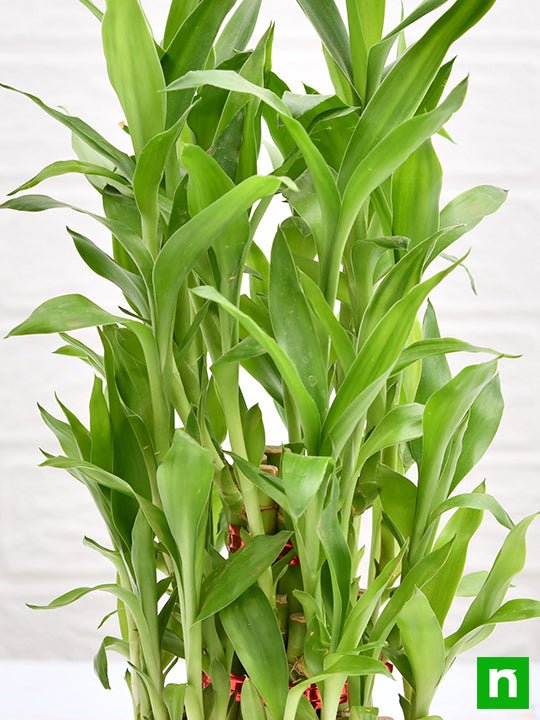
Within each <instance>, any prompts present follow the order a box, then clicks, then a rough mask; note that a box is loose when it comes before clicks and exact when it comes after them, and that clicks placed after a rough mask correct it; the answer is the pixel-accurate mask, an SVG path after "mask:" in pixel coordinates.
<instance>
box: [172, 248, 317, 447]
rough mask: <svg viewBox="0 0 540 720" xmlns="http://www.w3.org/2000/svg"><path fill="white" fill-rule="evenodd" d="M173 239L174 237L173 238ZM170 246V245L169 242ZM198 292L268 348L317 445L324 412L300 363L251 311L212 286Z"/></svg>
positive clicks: (310, 439) (311, 440)
mask: <svg viewBox="0 0 540 720" xmlns="http://www.w3.org/2000/svg"><path fill="white" fill-rule="evenodd" d="M169 242H170V241H169ZM166 247H167V246H166ZM192 292H193V293H194V294H195V295H199V296H200V297H203V298H206V299H207V300H212V301H213V302H216V303H218V304H220V305H221V306H222V307H224V308H225V309H226V310H227V312H229V313H230V314H231V315H232V316H233V317H235V318H236V319H237V320H239V322H240V324H241V325H243V327H244V328H245V329H246V331H247V332H249V334H250V335H251V336H252V337H253V338H254V339H255V340H256V341H257V342H258V343H259V344H260V345H261V346H262V347H263V348H264V349H265V350H266V352H267V353H268V354H269V355H270V357H271V358H272V360H273V361H274V363H275V364H276V367H277V368H278V370H279V372H280V373H281V375H282V376H283V380H284V382H285V383H286V384H287V386H288V388H289V390H290V392H291V395H292V397H293V398H294V400H295V403H296V405H297V407H298V410H299V414H300V417H301V420H302V424H303V426H304V430H305V433H306V438H307V444H308V448H309V449H311V448H316V447H317V445H318V440H319V432H320V416H319V411H318V410H317V406H316V405H315V402H314V401H313V399H312V397H311V395H310V394H309V393H308V392H307V390H306V389H305V387H304V384H303V383H302V380H301V379H300V376H299V374H298V371H297V370H296V367H295V366H294V365H293V363H292V362H291V360H290V358H289V357H288V355H287V354H286V353H285V352H284V351H283V350H282V348H281V347H280V346H279V345H278V344H277V342H276V341H275V340H274V339H273V338H271V337H270V336H269V335H267V334H266V333H265V332H264V330H261V328H260V327H259V326H258V325H257V323H256V322H255V321H254V320H252V319H251V318H250V317H249V316H248V315H246V314H245V313H243V312H242V311H241V310H239V309H238V308H237V307H236V306H235V305H233V304H232V303H230V302H229V301H228V300H227V299H226V298H224V297H223V296H222V295H220V294H219V293H218V292H217V290H215V289H214V288H212V287H200V288H196V289H194V290H193V291H192Z"/></svg>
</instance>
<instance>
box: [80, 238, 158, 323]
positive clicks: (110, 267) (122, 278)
mask: <svg viewBox="0 0 540 720" xmlns="http://www.w3.org/2000/svg"><path fill="white" fill-rule="evenodd" d="M67 231H68V233H69V234H70V235H71V237H72V239H73V242H74V243H75V247H76V249H77V252H78V253H79V255H80V256H81V258H82V259H83V260H84V262H85V263H86V264H87V265H88V267H89V268H90V269H91V270H93V271H94V272H95V273H96V275H99V276H100V277H103V278H105V279H106V280H109V282H112V283H114V284H115V285H116V286H117V287H119V288H120V289H121V290H122V292H123V293H124V295H125V296H126V298H127V299H128V300H130V301H131V302H132V303H133V304H134V305H135V307H136V308H137V310H138V311H139V312H140V313H142V314H143V315H144V316H145V317H148V315H149V311H148V297H147V291H146V287H145V284H144V281H143V280H142V279H141V278H140V277H139V276H138V275H136V274H135V273H132V272H130V271H129V270H126V269H125V268H123V267H122V266H121V265H119V264H118V263H117V262H116V261H115V260H113V259H112V258H111V257H110V256H109V255H107V253H105V252H103V250H101V248H99V247H98V246H97V245H96V244H95V243H93V242H92V240H90V238H87V237H85V236H84V235H81V234H80V233H78V232H76V231H75V230H71V229H70V228H67Z"/></svg>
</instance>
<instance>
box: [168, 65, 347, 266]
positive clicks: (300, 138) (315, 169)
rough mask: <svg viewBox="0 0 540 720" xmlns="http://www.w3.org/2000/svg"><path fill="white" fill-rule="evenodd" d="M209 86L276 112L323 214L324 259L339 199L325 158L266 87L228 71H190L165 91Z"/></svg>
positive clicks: (319, 234) (318, 230)
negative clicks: (299, 156) (246, 97)
mask: <svg viewBox="0 0 540 720" xmlns="http://www.w3.org/2000/svg"><path fill="white" fill-rule="evenodd" d="M205 84H208V85H212V86H214V87H218V88H222V89H224V90H231V91H233V92H238V93H245V94H248V95H253V96H254V97H257V98H258V99H259V100H261V101H262V102H263V103H265V104H266V105H268V107H269V108H271V109H272V110H273V111H274V112H276V113H278V115H279V116H280V118H281V120H282V122H283V124H284V125H285V127H286V129H287V131H288V132H289V134H290V135H291V137H292V139H293V140H294V142H295V143H296V144H297V146H298V148H299V149H300V152H301V153H302V154H303V156H304V159H305V161H306V165H307V167H308V169H309V171H310V174H311V177H312V180H313V184H314V186H315V189H316V192H317V197H318V201H319V203H320V206H321V212H322V225H321V226H320V227H318V226H317V227H316V228H315V229H314V230H313V228H312V230H313V231H314V233H315V234H316V238H317V242H318V244H319V253H320V255H321V256H322V257H326V256H327V255H329V254H330V253H331V252H332V242H331V239H332V234H333V231H334V228H335V223H336V222H337V218H338V215H339V208H340V197H339V192H338V189H337V186H336V182H335V179H334V175H333V174H332V171H331V170H330V168H329V167H328V165H327V163H326V161H325V159H324V157H323V156H322V154H321V152H320V151H319V150H318V148H317V147H316V145H315V144H314V143H313V141H312V140H311V138H310V136H309V134H308V132H307V131H306V129H305V128H304V126H303V125H302V123H301V122H299V121H298V120H296V119H295V118H293V117H292V115H291V113H290V111H289V109H288V108H287V105H286V104H285V103H284V102H283V101H282V100H281V99H280V98H279V97H278V96H277V95H275V94H274V93H273V92H271V91H270V90H268V89H267V88H263V87H260V86H258V85H255V84H254V83H252V82H249V80H246V79H245V78H243V77H242V76H241V75H239V74H238V73H235V72H232V71H229V70H208V71H201V72H190V73H187V74H186V75H185V76H184V77H182V78H181V79H180V80H177V81H176V82H174V83H172V85H171V86H170V87H169V88H167V89H168V90H169V91H170V90H175V89H183V88H195V87H199V86H201V85H205Z"/></svg>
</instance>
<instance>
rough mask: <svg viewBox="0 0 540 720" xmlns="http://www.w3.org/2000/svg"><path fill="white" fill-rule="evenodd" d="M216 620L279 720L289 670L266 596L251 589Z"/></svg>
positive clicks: (279, 634) (283, 703) (287, 683)
mask: <svg viewBox="0 0 540 720" xmlns="http://www.w3.org/2000/svg"><path fill="white" fill-rule="evenodd" d="M219 617H220V619H221V622H222V624H223V627H224V629H225V632H226V633H227V635H228V637H229V640H230V641H231V643H232V645H233V647H234V649H235V651H236V654H237V655H238V657H239V659H240V662H241V663H242V665H243V666H244V667H245V669H246V673H247V675H249V677H250V679H251V682H252V683H253V685H254V686H255V687H256V688H257V690H258V691H259V692H260V694H261V695H262V697H263V699H264V701H265V702H266V704H267V705H268V708H269V710H270V712H271V713H272V717H273V718H274V720H280V719H281V718H282V717H283V713H284V709H285V703H286V701H287V693H288V687H289V681H288V678H289V669H288V665H287V656H286V654H285V648H284V647H283V641H282V639H281V633H280V630H279V626H278V623H277V619H276V616H275V614H274V611H273V610H272V608H271V606H270V603H269V602H268V600H267V598H266V596H265V594H264V593H263V591H262V590H261V589H260V588H259V587H258V585H253V586H252V587H251V588H249V590H247V591H246V592H245V593H243V594H242V595H241V596H240V597H239V598H237V600H235V601H234V602H233V603H231V604H230V605H228V606H227V607H226V608H224V609H223V610H222V611H221V612H220V614H219Z"/></svg>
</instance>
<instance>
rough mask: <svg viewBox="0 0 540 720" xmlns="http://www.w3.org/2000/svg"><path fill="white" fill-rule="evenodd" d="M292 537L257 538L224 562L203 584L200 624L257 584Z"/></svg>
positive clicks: (259, 536) (280, 535)
mask: <svg viewBox="0 0 540 720" xmlns="http://www.w3.org/2000/svg"><path fill="white" fill-rule="evenodd" d="M290 536H291V533H289V532H280V533H278V534H277V535H272V536H266V535H256V536H255V537H254V538H252V539H251V540H250V541H249V542H248V543H246V545H244V546H243V547H242V548H240V550H237V551H236V552H235V553H233V554H232V555H231V556H230V557H229V558H228V560H226V561H225V562H223V563H222V564H221V565H220V567H218V569H217V570H215V571H214V572H213V573H212V574H211V575H209V576H208V577H207V578H206V580H205V581H204V584H203V587H202V592H201V597H202V598H203V601H202V605H201V609H200V611H199V614H198V616H197V622H200V621H202V620H205V619H206V618H208V617H210V616H211V615H214V614H215V613H217V612H219V611H220V610H223V608H225V607H227V605H230V604H231V603H232V602H234V601H235V600H236V599H237V598H238V597H240V595H242V593H244V592H245V591H246V590H247V589H248V588H249V587H251V586H252V585H253V584H254V583H255V582H257V580H258V578H259V577H260V576H261V575H262V573H263V572H264V571H265V570H266V569H267V568H269V567H270V565H271V564H272V563H273V561H274V560H275V559H276V557H277V556H278V555H279V553H280V552H281V551H282V550H283V547H284V545H285V543H286V542H287V540H288V538H289V537H290Z"/></svg>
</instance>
